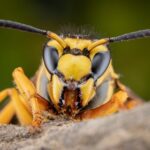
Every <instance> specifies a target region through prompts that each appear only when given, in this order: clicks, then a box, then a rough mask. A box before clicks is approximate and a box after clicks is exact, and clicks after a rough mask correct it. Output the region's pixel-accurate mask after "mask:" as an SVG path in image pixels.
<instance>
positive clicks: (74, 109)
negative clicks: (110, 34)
mask: <svg viewBox="0 0 150 150" xmlns="http://www.w3.org/2000/svg"><path fill="white" fill-rule="evenodd" d="M64 41H65V42H66V44H67V47H66V48H65V49H64V48H62V47H61V45H59V43H58V42H57V41H55V40H52V41H50V42H48V43H47V45H46V47H45V49H44V55H43V60H44V64H45V66H46V68H47V71H48V72H49V73H50V74H51V79H50V83H49V86H48V91H49V94H50V98H51V101H52V103H53V104H54V106H55V108H56V109H57V110H59V112H62V113H66V114H69V115H70V114H71V115H76V114H77V113H78V112H79V111H80V110H81V109H82V108H84V107H85V106H86V105H88V103H89V102H90V101H91V100H92V98H93V97H94V96H95V93H96V88H97V84H96V83H97V81H98V80H99V79H100V78H101V76H102V74H103V73H104V72H105V71H106V70H107V68H108V66H109V64H110V53H109V51H108V49H107V47H106V46H105V45H101V46H97V47H95V48H94V49H92V50H90V51H89V50H88V47H89V45H90V44H91V43H92V41H91V40H84V39H73V38H66V39H64Z"/></svg>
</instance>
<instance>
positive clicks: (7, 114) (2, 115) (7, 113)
mask: <svg viewBox="0 0 150 150" xmlns="http://www.w3.org/2000/svg"><path fill="white" fill-rule="evenodd" d="M14 115H15V109H14V106H13V102H12V101H10V102H9V103H8V104H7V105H6V106H5V107H4V108H3V110H1V112H0V124H8V123H10V121H11V119H12V118H13V116H14Z"/></svg>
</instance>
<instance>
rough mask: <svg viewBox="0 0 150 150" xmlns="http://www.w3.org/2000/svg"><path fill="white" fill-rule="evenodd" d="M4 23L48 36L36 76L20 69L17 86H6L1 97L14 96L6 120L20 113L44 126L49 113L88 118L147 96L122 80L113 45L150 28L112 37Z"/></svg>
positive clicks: (24, 120) (0, 119)
mask: <svg viewBox="0 0 150 150" xmlns="http://www.w3.org/2000/svg"><path fill="white" fill-rule="evenodd" d="M0 27H4V28H13V29H18V30H22V31H26V32H33V33H37V34H41V35H44V36H47V38H48V39H49V41H48V42H47V43H46V45H45V46H44V49H43V56H42V61H41V65H40V67H39V69H38V71H37V72H36V74H35V75H34V77H33V78H28V77H27V76H26V75H25V73H24V70H23V69H22V68H21V67H18V68H16V69H14V71H13V73H12V76H13V80H14V83H15V87H12V88H7V89H5V90H3V91H1V92H0V102H2V101H4V100H5V99H6V98H7V97H9V102H8V103H7V104H6V105H5V106H4V107H3V108H2V110H1V111H0V123H1V124H3V123H4V124H8V123H11V120H12V118H13V116H14V115H16V116H17V119H18V122H19V123H20V124H21V125H31V124H32V125H33V126H40V125H41V124H42V123H43V121H44V119H45V116H44V113H43V112H48V113H49V114H51V115H55V116H57V115H64V116H67V117H69V118H72V119H77V120H78V119H79V120H87V119H92V118H97V117H103V116H107V115H110V114H112V113H115V112H118V111H119V110H120V109H130V108H133V107H135V106H136V105H138V104H140V103H141V99H140V98H139V97H137V96H136V95H134V94H133V92H132V91H131V90H130V89H129V88H128V87H126V86H125V85H123V84H122V83H121V82H120V81H119V75H118V74H117V73H115V71H114V68H113V65H112V59H111V54H110V49H109V48H108V45H109V44H111V43H114V42H121V41H126V40H131V39H137V38H144V37H150V29H146V30H140V31H136V32H131V33H127V34H123V35H119V36H116V37H109V38H101V39H95V38H92V39H91V38H88V37H85V38H84V36H81V35H66V36H64V35H57V34H55V33H53V32H51V31H47V30H43V29H39V28H36V27H33V26H29V25H25V24H22V23H18V22H14V21H9V20H0Z"/></svg>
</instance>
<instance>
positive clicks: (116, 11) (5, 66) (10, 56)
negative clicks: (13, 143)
mask: <svg viewBox="0 0 150 150" xmlns="http://www.w3.org/2000/svg"><path fill="white" fill-rule="evenodd" d="M0 18H1V19H10V20H14V21H19V22H22V23H26V24H30V25H34V26H37V27H40V28H44V29H49V30H52V31H54V32H56V33H57V31H59V29H60V27H61V26H62V25H65V24H74V25H76V26H81V25H91V26H93V27H94V28H95V29H96V31H97V32H98V33H99V35H100V37H108V36H116V35H119V34H122V33H127V32H131V31H135V30H139V29H145V28H150V1H149V0H142V1H134V0H133V1H131V0H125V1H120V0H113V1H110V0H103V1H101V0H82V1H81V0H61V1H58V0H55V1H54V0H53V1H52V0H21V1H20V0H13V1H9V2H8V1H3V0H2V1H0ZM46 41H47V39H46V38H45V37H42V36H39V35H36V34H32V33H23V32H18V31H15V30H7V29H0V90H2V89H3V88H6V87H10V86H12V85H13V82H12V76H11V73H12V71H13V69H14V68H16V67H18V66H21V67H23V68H24V70H25V72H26V74H27V75H28V76H32V75H33V74H34V73H35V71H36V70H37V68H38V66H39V64H40V61H41V54H42V47H43V45H44V44H45V42H46ZM110 48H111V50H112V58H113V63H114V66H115V70H116V71H117V72H118V73H120V75H121V80H122V81H123V83H125V84H126V85H128V86H129V87H130V88H132V89H133V90H134V91H135V92H136V93H137V94H138V95H140V96H141V97H143V98H144V99H146V100H148V99H150V93H149V92H150V88H149V86H150V39H140V40H135V41H130V42H123V43H114V44H112V45H111V46H110Z"/></svg>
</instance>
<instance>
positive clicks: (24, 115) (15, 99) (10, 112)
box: [0, 88, 32, 125]
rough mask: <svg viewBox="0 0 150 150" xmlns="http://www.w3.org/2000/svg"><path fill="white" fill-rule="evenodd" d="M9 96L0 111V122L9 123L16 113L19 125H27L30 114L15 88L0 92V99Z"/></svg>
mask: <svg viewBox="0 0 150 150" xmlns="http://www.w3.org/2000/svg"><path fill="white" fill-rule="evenodd" d="M7 96H10V98H11V99H10V102H9V103H8V104H7V105H6V106H5V107H4V108H3V109H2V111H1V112H0V123H7V124H8V123H9V122H10V121H11V119H12V117H13V116H14V115H15V114H16V115H17V118H18V120H19V122H20V124H21V125H28V124H31V122H32V114H31V113H30V112H29V111H28V109H27V107H26V106H25V105H24V104H23V102H22V100H21V99H20V96H19V94H18V92H17V90H16V89H13V88H12V89H6V90H4V91H2V92H0V101H2V100H4V99H5V98H6V97H7Z"/></svg>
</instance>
